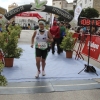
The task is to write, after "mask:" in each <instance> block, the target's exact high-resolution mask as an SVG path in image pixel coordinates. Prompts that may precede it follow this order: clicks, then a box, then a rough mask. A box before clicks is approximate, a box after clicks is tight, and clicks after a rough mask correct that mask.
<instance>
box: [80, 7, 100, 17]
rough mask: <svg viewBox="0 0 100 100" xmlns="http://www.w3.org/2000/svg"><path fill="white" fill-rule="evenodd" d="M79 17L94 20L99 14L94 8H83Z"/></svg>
mask: <svg viewBox="0 0 100 100" xmlns="http://www.w3.org/2000/svg"><path fill="white" fill-rule="evenodd" d="M80 17H86V18H95V17H99V12H98V11H97V10H96V9H94V8H90V7H88V8H85V9H83V10H82V12H81V14H80Z"/></svg>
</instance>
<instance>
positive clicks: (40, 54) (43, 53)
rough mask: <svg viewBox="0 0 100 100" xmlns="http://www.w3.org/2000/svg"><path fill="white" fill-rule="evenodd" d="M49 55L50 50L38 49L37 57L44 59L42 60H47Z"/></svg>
mask: <svg viewBox="0 0 100 100" xmlns="http://www.w3.org/2000/svg"><path fill="white" fill-rule="evenodd" d="M47 55H48V49H45V50H41V49H38V48H36V57H42V59H46V57H47Z"/></svg>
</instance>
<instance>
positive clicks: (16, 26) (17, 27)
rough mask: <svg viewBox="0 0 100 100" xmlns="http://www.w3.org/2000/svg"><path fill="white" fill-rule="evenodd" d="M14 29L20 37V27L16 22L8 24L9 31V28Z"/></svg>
mask: <svg viewBox="0 0 100 100" xmlns="http://www.w3.org/2000/svg"><path fill="white" fill-rule="evenodd" d="M13 29H15V30H16V35H17V36H18V37H19V38H20V33H21V27H20V25H18V24H15V25H14V26H12V24H10V25H9V27H8V30H9V31H10V32H11V30H13Z"/></svg>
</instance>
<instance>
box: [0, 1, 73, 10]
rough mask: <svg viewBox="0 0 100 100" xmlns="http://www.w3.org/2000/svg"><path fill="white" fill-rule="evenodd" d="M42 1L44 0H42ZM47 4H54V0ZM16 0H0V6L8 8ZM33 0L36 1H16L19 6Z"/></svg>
mask: <svg viewBox="0 0 100 100" xmlns="http://www.w3.org/2000/svg"><path fill="white" fill-rule="evenodd" d="M40 1H42V0H40ZM47 1H48V3H47V5H52V0H47ZM67 1H68V2H69V3H70V2H73V0H67ZM14 2H15V0H0V7H3V8H5V9H8V5H11V4H12V3H14ZM31 2H34V0H16V2H15V3H17V4H18V5H19V6H20V5H24V4H30V3H31Z"/></svg>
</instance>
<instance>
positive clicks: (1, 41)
mask: <svg viewBox="0 0 100 100" xmlns="http://www.w3.org/2000/svg"><path fill="white" fill-rule="evenodd" d="M0 48H2V50H3V53H4V56H5V58H4V60H5V67H12V66H13V60H14V58H19V57H20V56H21V53H22V52H23V50H22V49H21V48H19V47H18V33H17V31H16V29H14V28H13V29H12V30H10V35H9V34H8V33H7V32H2V33H1V34H0Z"/></svg>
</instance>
